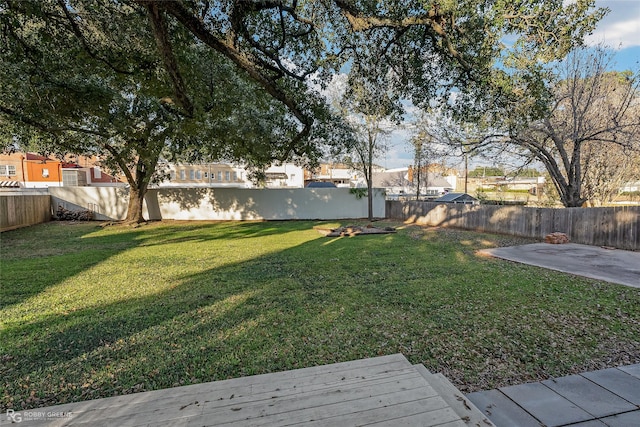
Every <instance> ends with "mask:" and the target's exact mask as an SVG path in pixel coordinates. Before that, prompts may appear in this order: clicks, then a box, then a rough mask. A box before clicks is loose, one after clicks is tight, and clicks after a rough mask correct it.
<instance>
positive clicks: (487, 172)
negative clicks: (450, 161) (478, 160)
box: [469, 166, 505, 178]
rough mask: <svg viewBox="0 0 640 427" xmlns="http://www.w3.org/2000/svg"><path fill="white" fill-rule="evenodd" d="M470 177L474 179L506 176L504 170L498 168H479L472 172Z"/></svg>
mask: <svg viewBox="0 0 640 427" xmlns="http://www.w3.org/2000/svg"><path fill="white" fill-rule="evenodd" d="M469 176H470V177H473V178H481V177H485V176H505V174H504V169H502V168H499V167H496V166H488V167H487V166H478V167H476V168H475V169H474V170H472V171H471V172H469Z"/></svg>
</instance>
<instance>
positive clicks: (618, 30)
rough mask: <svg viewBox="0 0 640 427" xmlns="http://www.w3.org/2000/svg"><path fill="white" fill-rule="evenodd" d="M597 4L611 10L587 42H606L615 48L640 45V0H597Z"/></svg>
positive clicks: (593, 43)
mask: <svg viewBox="0 0 640 427" xmlns="http://www.w3.org/2000/svg"><path fill="white" fill-rule="evenodd" d="M596 6H597V7H608V8H609V9H610V10H611V11H610V12H609V14H608V15H607V16H605V17H604V18H603V19H602V21H600V22H599V23H598V26H597V27H596V29H595V31H594V32H593V34H591V35H590V36H588V37H587V38H586V42H587V44H589V45H595V44H598V43H604V44H606V45H608V46H610V47H612V48H615V49H618V48H622V49H625V48H628V47H634V46H640V1H637V0H597V1H596Z"/></svg>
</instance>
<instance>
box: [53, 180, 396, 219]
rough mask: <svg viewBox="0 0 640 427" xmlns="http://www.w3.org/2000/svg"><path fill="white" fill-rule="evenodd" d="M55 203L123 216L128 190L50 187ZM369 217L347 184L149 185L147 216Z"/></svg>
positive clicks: (380, 209)
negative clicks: (265, 186)
mask: <svg viewBox="0 0 640 427" xmlns="http://www.w3.org/2000/svg"><path fill="white" fill-rule="evenodd" d="M50 194H51V196H52V208H53V209H54V211H55V209H57V206H58V205H62V206H63V207H65V208H66V209H92V210H95V211H96V213H97V215H96V219H114V220H118V219H123V218H125V216H126V213H127V200H128V194H127V191H126V190H125V189H118V188H104V187H102V188H95V187H61V188H51V189H50ZM374 195H375V196H374V203H373V205H374V216H375V217H377V218H383V217H384V216H385V200H384V194H383V192H382V191H381V190H374ZM365 217H367V199H366V198H361V199H358V198H357V197H356V196H355V195H353V194H351V193H350V192H349V189H346V188H293V189H237V188H161V189H153V190H149V191H148V193H147V197H146V198H145V218H148V219H154V220H157V219H177V220H251V219H265V220H287V219H326V220H331V219H346V218H365Z"/></svg>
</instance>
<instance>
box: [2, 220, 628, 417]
mask: <svg viewBox="0 0 640 427" xmlns="http://www.w3.org/2000/svg"><path fill="white" fill-rule="evenodd" d="M337 225H339V224H338V223H333V224H326V223H324V224H321V223H315V222H248V223H247V222H244V223H238V222H221V223H204V222H203V223H197V222H196V223H191V222H184V223H180V222H169V223H152V224H148V225H144V226H142V227H139V228H131V227H126V226H110V227H105V228H101V227H99V226H98V225H97V224H96V223H48V224H42V225H38V226H35V227H30V228H26V229H21V230H15V231H11V232H6V233H3V234H2V235H1V236H0V239H1V256H2V265H1V277H0V283H1V291H0V296H1V306H0V311H1V313H0V358H1V360H0V396H1V397H2V405H1V406H2V410H3V411H4V410H5V409H6V408H14V409H16V410H19V409H27V408H34V407H39V406H46V405H52V404H57V403H64V402H70V401H75V400H86V399H93V398H98V397H106V396H113V395H118V394H125V393H132V392H137V391H143V390H153V389H158V388H166V387H172V386H177V385H183V384H192V383H197V382H205V381H214V380H221V379H226V378H232V377H239V376H244V375H253V374H260V373H266V372H273V371H281V370H286V369H294V368H301V367H306V366H312V365H318V364H326V363H333V362H339V361H346V360H353V359H359V358H364V357H372V356H378V355H383V354H392V353H398V352H400V353H403V354H404V355H405V356H406V357H407V358H408V359H409V360H410V361H411V362H413V363H423V364H425V365H426V366H427V368H428V369H430V370H432V371H438V372H442V373H444V374H445V375H446V376H447V377H449V379H451V380H452V381H453V382H454V383H455V384H456V385H457V386H459V387H460V388H461V390H462V391H465V392H468V391H472V390H477V389H485V388H492V387H496V386H503V385H507V384H511V383H520V382H526V381H531V380H534V379H539V378H547V377H548V376H560V375H566V374H568V373H572V372H577V371H584V370H589V369H596V368H603V367H606V366H615V365H619V364H627V363H637V362H640V290H638V289H633V288H628V287H624V286H618V285H612V284H606V283H603V282H598V281H595V280H591V279H582V278H576V277H573V276H569V275H565V274H562V273H558V272H553V271H548V270H544V269H539V268H535V267H529V266H524V265H519V264H513V263H510V262H507V261H502V260H496V259H489V258H483V257H479V256H476V255H475V251H476V250H478V249H481V248H486V247H493V246H497V245H509V244H514V243H523V242H526V241H523V240H521V239H514V238H509V237H505V236H496V235H488V234H477V233H470V232H463V231H453V230H444V229H428V228H424V229H423V228H420V227H416V226H403V225H402V224H395V225H398V226H399V227H400V228H399V231H398V233H397V234H388V235H369V236H359V237H353V238H337V239H332V238H326V237H322V236H321V235H320V234H319V233H318V232H317V231H316V230H314V229H313V227H314V226H325V227H326V226H337ZM343 225H344V224H343ZM384 225H387V223H385V224H384Z"/></svg>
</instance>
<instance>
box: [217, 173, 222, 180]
mask: <svg viewBox="0 0 640 427" xmlns="http://www.w3.org/2000/svg"><path fill="white" fill-rule="evenodd" d="M218 181H222V172H218Z"/></svg>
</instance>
